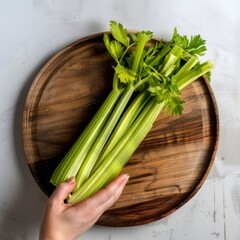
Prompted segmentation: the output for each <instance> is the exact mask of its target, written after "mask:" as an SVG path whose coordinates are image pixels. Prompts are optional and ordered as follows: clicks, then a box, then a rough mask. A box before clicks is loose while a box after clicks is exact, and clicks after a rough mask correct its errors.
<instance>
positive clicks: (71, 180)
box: [66, 177, 75, 184]
mask: <svg viewBox="0 0 240 240" xmlns="http://www.w3.org/2000/svg"><path fill="white" fill-rule="evenodd" d="M66 182H67V183H68V184H72V183H74V182H75V177H70V178H69V179H68V180H67V181H66Z"/></svg>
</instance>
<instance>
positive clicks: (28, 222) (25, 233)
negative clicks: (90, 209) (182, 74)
mask: <svg viewBox="0 0 240 240" xmlns="http://www.w3.org/2000/svg"><path fill="white" fill-rule="evenodd" d="M112 19H113V20H117V21H120V22H122V23H123V24H124V25H125V27H127V28H130V29H135V30H142V29H145V30H148V29H149V30H151V31H153V32H154V33H155V35H156V36H161V37H163V38H169V37H170V35H171V34H172V30H173V28H174V27H175V26H176V27H177V28H178V30H179V32H180V33H183V34H187V35H192V34H198V33H199V34H201V35H202V37H203V38H205V39H206V40H207V46H208V54H207V58H209V59H211V60H212V61H213V62H214V64H215V70H214V71H213V77H212V88H213V90H214V93H215V96H216V99H217V103H218V108H219V115H220V129H221V131H220V141H219V148H218V152H217V156H216V160H215V163H214V166H213V168H212V171H211V173H210V175H209V177H208V179H207V180H206V182H205V184H204V185H203V187H202V188H201V189H200V191H199V192H198V193H197V194H196V196H195V197H194V198H193V199H192V200H190V201H189V202H188V203H187V204H185V205H184V206H183V207H181V208H180V209H179V210H177V211H176V212H174V213H173V214H171V215H170V216H168V217H166V218H164V219H162V220H159V221H156V222H154V223H151V224H147V225H144V226H140V227H129V228H109V227H99V226H95V227H93V228H92V229H91V230H90V231H88V232H87V233H85V234H84V235H83V236H82V237H81V239H82V240H90V239H98V240H110V239H112V240H123V239H124V240H152V239H161V240H185V239H186V240H193V239H194V240H202V239H204V240H214V239H217V240H226V239H227V240H239V239H240V230H239V229H240V228H239V226H240V150H239V149H240V148H239V136H240V107H239V106H240V79H239V76H240V65H239V64H240V44H239V39H240V31H239V29H240V1H239V0H228V1H224V0H211V1H209V0H192V1H188V0H165V1H164V0H101V1H97V0H87V1H86V0H25V1H23V0H7V1H1V4H0V154H1V158H0V164H1V165H0V166H1V167H0V192H1V193H0V239H1V240H2V239H23V240H25V239H30V240H34V239H38V230H39V224H40V218H41V214H42V209H43V206H44V204H45V202H46V197H45V196H44V194H43V193H42V192H41V190H40V189H39V187H38V186H37V185H36V183H35V182H34V179H33V178H32V176H31V174H30V172H29V170H28V167H27V165H26V163H25V159H24V155H23V150H22V146H21V113H22V107H23V104H24V100H25V97H26V94H27V91H28V88H29V86H30V84H31V82H32V80H33V78H34V76H35V74H36V73H37V72H38V70H39V69H40V66H42V64H43V63H44V62H45V61H46V60H47V59H48V58H49V57H50V56H52V54H54V53H55V52H57V51H58V50H60V49H61V48H62V47H64V46H66V45H67V44H69V43H71V42H72V41H74V40H77V39H78V38H81V37H83V36H86V35H89V34H92V33H96V32H100V31H105V30H108V24H109V20H112Z"/></svg>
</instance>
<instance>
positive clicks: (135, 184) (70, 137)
mask: <svg viewBox="0 0 240 240" xmlns="http://www.w3.org/2000/svg"><path fill="white" fill-rule="evenodd" d="M113 64H114V63H113V61H112V59H111V57H110V56H109V54H108V53H107V51H106V49H105V47H104V44H103V41H102V33H100V34H96V35H92V36H89V37H86V38H83V39H81V40H79V41H77V42H75V43H73V44H71V45H70V46H68V47H66V48H64V49H63V50H62V51H60V52H59V53H58V54H56V55H55V56H54V57H52V58H51V59H50V60H49V61H48V62H47V63H46V65H45V66H44V67H43V68H42V69H41V71H40V72H39V74H38V75H37V76H36V78H35V80H34V81H33V83H32V86H31V88H30V90H29V93H28V96H27V99H26V103H25V108H24V112H23V124H22V132H23V144H24V150H25V153H26V159H27V163H28V165H29V168H30V170H31V172H32V175H33V177H34V178H35V180H36V181H37V183H38V184H39V186H40V187H41V189H42V190H43V191H44V192H45V193H46V194H47V195H50V194H51V193H52V191H53V189H54V188H53V186H52V185H51V184H50V183H49V179H50V176H51V174H52V172H53V170H54V168H55V167H56V166H57V164H58V162H59V161H61V159H62V157H63V156H64V154H65V153H66V151H67V150H68V149H69V148H70V146H71V145H72V144H73V142H74V141H75V139H76V138H77V137H78V135H79V133H80V132H81V131H82V130H83V128H84V126H85V125H86V124H87V123H88V121H89V120H90V119H91V117H92V115H93V114H94V113H95V111H96V110H97V108H98V107H99V106H100V104H101V103H102V101H103V100H104V98H105V97H106V96H107V94H108V92H109V91H110V89H111V82H112V76H113V68H112V65H113ZM183 98H184V100H185V101H186V103H185V104H184V114H183V115H182V116H177V117H176V116H171V115H168V114H164V113H162V114H160V116H159V117H158V119H157V121H156V122H155V125H154V127H153V129H152V130H151V132H150V133H149V134H148V135H147V137H146V139H145V140H144V141H143V142H142V144H141V145H140V146H139V148H138V149H137V151H136V152H135V154H134V155H133V156H132V158H131V159H130V161H129V163H128V164H127V165H126V166H125V168H124V170H123V171H124V172H127V173H128V174H129V175H130V180H129V183H128V184H127V186H126V188H125V190H124V192H123V194H122V196H121V198H120V199H119V200H118V201H117V203H116V204H115V205H114V206H113V207H112V208H111V209H109V210H108V211H107V212H105V213H104V214H103V215H102V217H101V218H100V219H99V221H98V222H97V223H98V224H100V225H105V226H135V225H140V224H145V223H149V222H152V221H155V220H158V219H161V218H163V217H165V216H167V215H168V214H170V213H172V212H174V211H175V210H176V209H177V208H179V207H180V206H182V205H183V204H184V203H186V202H187V201H188V200H190V199H191V198H192V196H193V195H194V194H195V193H196V192H197V191H198V190H199V188H200V187H201V186H202V184H203V182H204V180H205V179H206V177H207V174H208V172H209V170H210V168H211V165H212V163H213V160H214V157H215V153H216V148H217V143H218V112H217V107H216V102H215V99H214V96H213V93H212V90H211V88H210V86H209V84H208V83H207V81H206V80H205V79H204V78H200V79H198V80H197V81H196V82H194V83H193V84H192V85H191V86H189V87H187V88H186V89H184V91H183Z"/></svg>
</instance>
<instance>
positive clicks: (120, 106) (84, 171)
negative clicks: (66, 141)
mask: <svg viewBox="0 0 240 240" xmlns="http://www.w3.org/2000/svg"><path fill="white" fill-rule="evenodd" d="M134 90H135V89H134V87H128V88H127V89H126V90H125V91H124V93H123V94H122V96H121V98H120V99H119V101H118V102H117V104H116V105H115V107H114V109H113V112H112V114H111V115H110V117H109V119H108V121H107V122H106V123H105V124H104V126H103V127H102V130H101V131H100V132H99V135H98V137H97V138H96V139H95V141H94V144H93V145H92V146H91V149H90V151H89V152H88V154H87V157H86V158H85V160H84V162H83V163H82V165H81V166H80V169H79V171H78V173H77V176H76V186H75V189H74V191H75V190H76V189H77V188H79V187H80V186H81V185H82V184H83V183H84V182H85V181H86V180H87V179H88V177H89V175H90V173H91V171H92V169H93V167H94V165H95V163H96V161H97V159H98V157H99V155H100V153H101V151H102V149H103V147H104V146H105V144H106V142H107V140H108V138H109V136H110V134H111V133H112V131H113V130H114V127H115V126H116V124H117V122H118V120H119V118H120V116H121V115H122V113H123V111H124V109H125V107H126V106H127V104H128V102H129V100H130V98H131V96H132V94H133V92H134ZM81 157H82V156H81V155H80V156H79V158H81Z"/></svg>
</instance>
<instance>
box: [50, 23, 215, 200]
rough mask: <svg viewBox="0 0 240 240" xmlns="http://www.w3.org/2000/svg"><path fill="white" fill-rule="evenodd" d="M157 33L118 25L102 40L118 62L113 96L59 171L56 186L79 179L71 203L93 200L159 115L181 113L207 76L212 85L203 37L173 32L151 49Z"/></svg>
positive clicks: (95, 116) (54, 180)
mask: <svg viewBox="0 0 240 240" xmlns="http://www.w3.org/2000/svg"><path fill="white" fill-rule="evenodd" d="M151 39H152V33H151V32H149V31H142V32H139V33H136V34H133V33H129V32H128V31H127V30H126V29H124V27H123V26H122V25H121V24H120V23H117V22H115V21H111V23H110V33H109V34H108V33H105V34H104V36H103V41H104V43H105V46H106V48H107V50H108V52H109V53H110V54H111V56H112V57H113V59H114V60H115V62H116V65H115V66H114V69H115V73H114V76H113V85H112V91H111V92H110V93H109V95H108V97H107V98H106V100H105V101H104V102H103V104H102V106H101V107H100V108H99V110H98V111H97V113H96V114H95V115H94V117H93V118H92V120H91V121H90V123H89V124H88V125H87V127H86V128H85V130H84V131H83V132H82V134H81V135H80V136H79V138H78V139H77V141H76V142H75V144H74V145H73V146H72V148H71V149H70V150H69V152H68V153H67V154H66V156H65V157H64V159H63V160H62V161H61V162H60V164H59V165H58V166H57V168H56V169H55V171H54V173H53V175H52V177H51V179H50V181H51V183H52V184H54V185H58V184H59V183H61V182H63V181H65V180H66V179H68V178H70V177H72V176H75V177H76V187H75V189H74V191H73V192H72V194H71V195H70V197H69V199H68V202H69V203H77V202H80V201H82V200H84V199H85V198H87V197H89V196H91V195H92V194H94V193H95V192H96V191H98V190H99V189H100V188H102V187H104V186H105V185H106V184H107V183H109V182H110V181H111V180H112V179H114V178H115V177H116V176H117V175H118V174H119V172H120V171H121V170H122V168H123V167H124V165H125V164H126V163H127V161H128V160H129V159H130V157H131V156H132V154H133V153H134V151H135V150H136V149H137V147H138V146H139V144H140V143H141V142H142V140H143V139H144V138H145V136H146V135H147V134H148V132H149V131H150V130H151V128H152V126H153V123H154V121H155V120H156V118H157V117H158V115H159V113H160V112H161V111H162V109H163V108H165V111H167V112H171V113H172V114H173V115H175V114H181V113H182V111H183V103H184V102H183V101H182V99H181V90H182V89H183V88H184V87H186V86H188V85H189V84H191V83H192V82H193V81H195V80H196V79H198V78H199V77H200V76H202V75H203V74H206V76H207V77H208V78H209V80H210V71H211V70H212V68H213V64H212V63H211V62H210V61H206V62H204V63H200V61H199V57H200V56H203V55H204V53H205V52H206V46H205V43H206V42H205V40H203V39H202V38H201V37H200V35H197V36H192V37H191V38H190V39H188V38H187V37H186V36H181V35H179V34H178V32H177V30H176V29H174V32H173V35H172V39H171V40H170V41H169V42H164V41H162V40H160V41H155V44H154V45H153V44H149V42H150V40H151Z"/></svg>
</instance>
